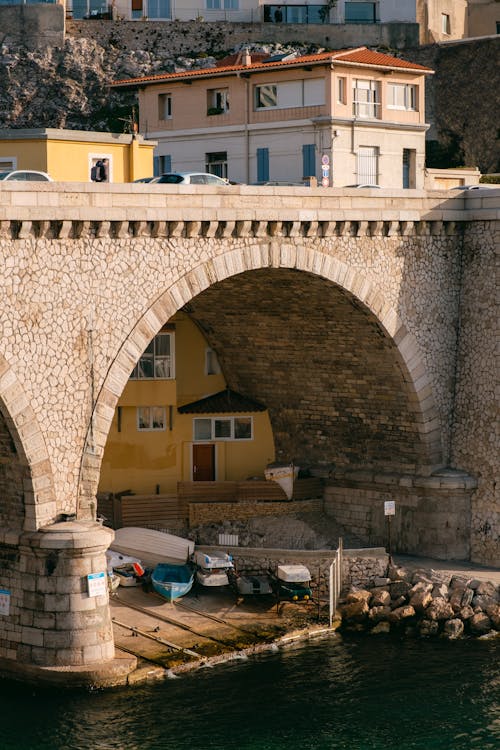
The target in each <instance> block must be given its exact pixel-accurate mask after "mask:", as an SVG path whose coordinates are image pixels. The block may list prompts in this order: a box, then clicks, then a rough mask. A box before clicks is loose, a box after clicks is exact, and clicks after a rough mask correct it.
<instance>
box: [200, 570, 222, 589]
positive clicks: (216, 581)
mask: <svg viewBox="0 0 500 750" xmlns="http://www.w3.org/2000/svg"><path fill="white" fill-rule="evenodd" d="M196 580H197V581H198V583H199V584H200V586H227V585H228V583H229V580H228V577H227V573H226V572H225V571H224V570H197V571H196Z"/></svg>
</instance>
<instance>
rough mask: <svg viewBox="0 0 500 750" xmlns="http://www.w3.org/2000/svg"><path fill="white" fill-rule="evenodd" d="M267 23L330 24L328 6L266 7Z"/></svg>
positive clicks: (265, 19)
mask: <svg viewBox="0 0 500 750" xmlns="http://www.w3.org/2000/svg"><path fill="white" fill-rule="evenodd" d="M264 21H265V23H328V21H329V7H328V5H264Z"/></svg>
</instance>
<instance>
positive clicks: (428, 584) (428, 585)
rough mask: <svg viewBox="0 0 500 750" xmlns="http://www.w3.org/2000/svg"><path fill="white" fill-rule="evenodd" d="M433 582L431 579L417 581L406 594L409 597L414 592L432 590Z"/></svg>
mask: <svg viewBox="0 0 500 750" xmlns="http://www.w3.org/2000/svg"><path fill="white" fill-rule="evenodd" d="M433 588H434V584H433V583H432V581H417V583H415V584H414V585H413V586H412V587H411V589H410V590H409V592H408V596H409V597H410V598H411V597H412V596H414V594H420V593H428V592H429V591H432V589H433Z"/></svg>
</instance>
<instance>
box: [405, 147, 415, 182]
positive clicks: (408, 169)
mask: <svg viewBox="0 0 500 750" xmlns="http://www.w3.org/2000/svg"><path fill="white" fill-rule="evenodd" d="M416 163H417V152H416V151H415V149H413V148H404V149H403V188H405V189H408V188H415V187H416Z"/></svg>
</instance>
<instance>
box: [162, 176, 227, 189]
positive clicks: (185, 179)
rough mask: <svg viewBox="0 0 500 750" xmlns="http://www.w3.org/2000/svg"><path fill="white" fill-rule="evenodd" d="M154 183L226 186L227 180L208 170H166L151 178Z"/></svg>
mask: <svg viewBox="0 0 500 750" xmlns="http://www.w3.org/2000/svg"><path fill="white" fill-rule="evenodd" d="M153 183H154V184H155V185H158V184H160V185H220V186H225V187H227V186H228V185H229V182H228V180H224V179H223V178H222V177H217V175H216V174H210V173H209V172H167V173H166V174H162V175H160V176H159V177H155V178H153V179H152V180H151V183H150V184H153Z"/></svg>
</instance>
